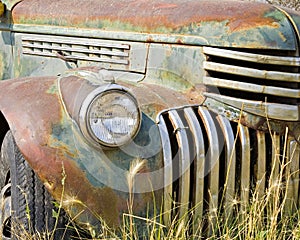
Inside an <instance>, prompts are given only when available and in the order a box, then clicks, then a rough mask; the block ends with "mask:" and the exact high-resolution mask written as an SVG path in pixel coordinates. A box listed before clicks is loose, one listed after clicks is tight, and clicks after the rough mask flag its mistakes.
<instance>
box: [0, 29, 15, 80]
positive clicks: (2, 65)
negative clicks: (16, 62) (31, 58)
mask: <svg viewBox="0 0 300 240" xmlns="http://www.w3.org/2000/svg"><path fill="white" fill-rule="evenodd" d="M12 41H13V40H12V35H11V33H10V32H9V31H2V32H1V34H0V80H3V79H9V78H11V66H12V46H11V45H12Z"/></svg>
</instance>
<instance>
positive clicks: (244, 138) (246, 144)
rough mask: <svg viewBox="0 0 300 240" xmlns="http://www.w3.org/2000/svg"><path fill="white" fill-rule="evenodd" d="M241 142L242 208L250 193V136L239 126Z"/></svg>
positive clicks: (244, 128)
mask: <svg viewBox="0 0 300 240" xmlns="http://www.w3.org/2000/svg"><path fill="white" fill-rule="evenodd" d="M238 127H239V137H240V141H241V202H242V207H243V206H244V205H245V204H246V203H248V201H249V191H250V167H251V166H250V161H251V159H250V136H249V130H248V128H247V127H245V126H242V125H241V124H239V126H238Z"/></svg>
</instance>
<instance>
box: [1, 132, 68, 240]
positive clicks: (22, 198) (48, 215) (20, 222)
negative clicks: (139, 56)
mask: <svg viewBox="0 0 300 240" xmlns="http://www.w3.org/2000/svg"><path fill="white" fill-rule="evenodd" d="M0 163H1V164H3V170H4V171H5V169H6V170H8V171H7V173H5V172H1V173H0V179H5V180H4V181H3V180H1V184H2V185H1V188H3V187H5V186H6V185H7V184H10V185H11V187H10V194H11V196H10V197H11V232H12V234H11V239H24V238H23V237H25V239H26V238H28V236H27V237H26V236H24V235H26V234H30V235H34V234H39V235H43V234H47V233H48V234H49V235H48V237H46V238H45V239H48V238H49V236H51V234H50V233H51V232H52V231H53V229H54V227H56V228H55V231H53V232H54V234H53V235H52V236H53V239H70V238H71V237H70V235H71V232H73V231H70V230H66V222H67V220H66V217H65V216H66V215H65V213H64V211H63V210H62V209H61V215H60V217H59V218H58V222H57V223H56V221H57V220H56V218H54V217H53V211H57V209H56V207H55V205H54V201H53V199H52V198H51V196H50V194H49V193H48V191H47V189H46V188H45V187H44V185H43V184H42V182H41V181H40V179H39V178H38V177H37V175H36V174H35V173H34V171H33V170H32V169H31V168H30V166H29V165H28V163H27V161H26V160H25V159H24V157H23V155H22V153H21V152H20V151H19V149H18V147H17V145H16V144H15V141H14V139H13V136H12V134H11V132H10V131H9V132H8V133H7V134H6V136H5V138H4V141H3V144H2V148H1V160H0ZM8 166H9V168H10V169H8ZM3 184H4V185H3ZM6 195H7V194H6ZM2 198H3V196H2ZM1 224H2V225H3V223H1ZM2 236H3V233H2ZM5 239H9V238H5ZM43 239H44V238H43Z"/></svg>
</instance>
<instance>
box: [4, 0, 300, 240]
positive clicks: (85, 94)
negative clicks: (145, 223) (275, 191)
mask: <svg viewBox="0 0 300 240" xmlns="http://www.w3.org/2000/svg"><path fill="white" fill-rule="evenodd" d="M0 14H1V17H0V32H1V36H0V46H1V47H0V78H1V79H2V81H1V83H0V143H1V144H2V148H1V164H0V165H1V166H0V169H1V172H0V178H1V179H0V184H1V189H2V191H1V201H2V204H1V214H0V216H1V217H0V220H1V221H0V222H1V223H0V226H1V231H2V233H1V235H2V239H11V238H14V237H16V232H17V227H18V226H23V228H24V229H28V230H29V229H34V230H37V231H42V230H43V229H44V228H45V226H47V227H48V228H47V229H51V228H52V227H54V226H55V225H56V223H55V221H56V219H57V218H55V216H54V217H53V214H52V211H53V209H54V208H55V207H57V204H54V205H53V199H54V200H56V201H57V202H58V205H60V206H61V207H62V209H61V212H65V213H66V215H67V216H69V217H70V218H71V219H72V220H73V221H74V222H75V223H76V224H78V226H80V227H82V228H87V229H89V230H93V231H101V230H100V229H101V221H102V220H104V221H105V222H106V224H108V225H109V226H111V227H114V228H117V227H118V226H119V225H120V223H121V221H122V214H123V213H124V212H128V209H129V210H131V211H130V212H131V213H133V214H136V215H137V216H145V215H151V214H152V213H153V212H155V211H154V208H157V209H159V210H162V212H163V213H164V214H163V221H164V224H166V225H168V223H170V222H171V221H172V219H174V218H176V216H179V217H180V216H184V215H185V214H186V213H187V212H189V211H191V212H193V214H192V217H194V218H199V219H201V218H204V217H205V215H206V214H209V213H211V212H213V211H215V210H216V209H220V208H222V209H224V211H225V212H228V214H230V211H231V209H230V206H232V201H233V199H239V201H241V202H248V201H249V199H250V198H251V192H252V190H253V189H256V190H257V191H258V192H259V193H261V194H264V191H265V189H266V187H267V186H268V184H269V182H270V181H272V179H275V178H276V176H277V175H278V174H279V169H280V165H282V164H284V165H285V171H284V172H285V173H293V174H291V177H290V178H283V179H282V180H283V181H285V182H284V186H285V189H286V191H287V199H286V200H287V203H288V204H287V207H288V208H290V210H291V211H292V210H293V209H294V208H295V207H297V206H298V204H299V181H298V180H299V172H298V170H299V161H300V159H299V155H300V154H299V152H300V145H299V140H300V139H299V138H300V72H299V67H300V57H299V54H300V53H299V46H300V35H299V31H300V14H299V13H297V12H295V11H292V10H288V9H282V8H279V7H275V6H272V5H269V4H262V3H254V2H238V1H233V2H232V1H211V0H209V1H200V0H187V1H182V0H153V1H149V0H127V1H125V0H84V1H78V0H23V1H21V0H1V1H0ZM241 207H242V206H241ZM55 211H56V210H55ZM61 215H63V214H61ZM63 218H64V216H62V217H61V218H60V219H62V220H61V221H59V223H61V224H63V222H64V220H63ZM195 221H196V220H195ZM57 238H59V236H57Z"/></svg>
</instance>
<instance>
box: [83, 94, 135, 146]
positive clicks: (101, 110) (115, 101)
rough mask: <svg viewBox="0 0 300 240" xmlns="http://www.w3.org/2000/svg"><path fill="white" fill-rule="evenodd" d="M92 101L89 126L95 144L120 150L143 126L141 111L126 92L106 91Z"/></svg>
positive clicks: (89, 107) (86, 122)
mask: <svg viewBox="0 0 300 240" xmlns="http://www.w3.org/2000/svg"><path fill="white" fill-rule="evenodd" d="M94 95H95V94H94ZM89 102H90V103H89V104H88V106H87V109H86V111H85V124H86V125H85V126H86V130H87V132H88V134H89V136H90V137H91V138H92V139H93V140H94V141H96V142H98V143H100V144H101V145H104V146H108V147H116V146H121V145H124V144H126V143H127V142H129V141H130V140H131V139H133V138H134V136H135V135H136V133H137V132H138V130H139V127H140V111H139V109H138V104H137V102H136V100H135V98H134V97H133V96H132V95H131V94H129V93H128V92H127V91H125V90H124V89H109V90H107V89H106V90H105V91H100V92H99V93H97V94H96V95H95V96H94V98H93V99H92V100H91V101H89Z"/></svg>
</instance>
